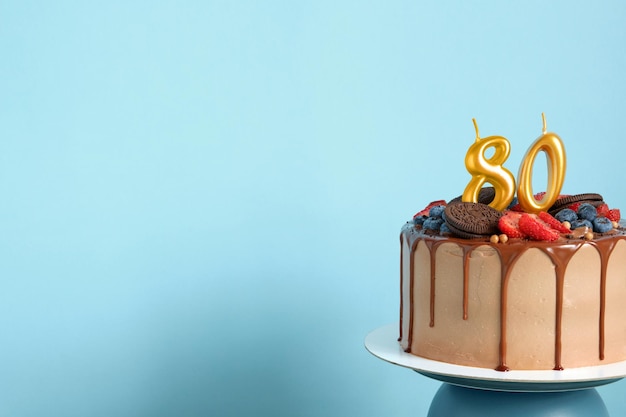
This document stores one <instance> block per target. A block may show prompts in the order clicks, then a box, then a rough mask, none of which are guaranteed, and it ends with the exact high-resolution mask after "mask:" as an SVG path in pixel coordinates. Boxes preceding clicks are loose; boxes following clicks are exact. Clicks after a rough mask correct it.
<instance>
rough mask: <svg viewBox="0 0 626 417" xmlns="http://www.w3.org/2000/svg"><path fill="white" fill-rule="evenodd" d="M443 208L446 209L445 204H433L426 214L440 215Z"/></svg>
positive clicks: (430, 215)
mask: <svg viewBox="0 0 626 417" xmlns="http://www.w3.org/2000/svg"><path fill="white" fill-rule="evenodd" d="M445 209H446V207H445V206H435V207H433V208H431V209H430V211H429V212H428V216H429V217H441V215H442V214H443V211H444V210H445Z"/></svg>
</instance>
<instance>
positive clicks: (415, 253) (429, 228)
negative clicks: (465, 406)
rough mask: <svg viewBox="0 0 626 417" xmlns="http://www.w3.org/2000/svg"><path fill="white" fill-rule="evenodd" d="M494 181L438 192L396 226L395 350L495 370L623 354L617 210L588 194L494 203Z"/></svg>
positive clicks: (624, 237) (624, 239)
mask: <svg viewBox="0 0 626 417" xmlns="http://www.w3.org/2000/svg"><path fill="white" fill-rule="evenodd" d="M495 191H497V190H494V189H493V187H483V188H481V189H480V192H479V193H478V197H477V199H476V201H464V200H466V199H464V198H462V197H457V198H454V199H452V200H449V201H445V200H439V201H434V202H432V203H431V204H429V205H428V206H427V207H426V208H425V209H424V210H422V211H421V212H419V213H417V214H416V215H415V216H413V219H412V220H410V221H409V222H407V223H406V224H405V225H404V226H403V227H402V230H401V234H400V258H401V262H400V263H401V265H400V291H401V300H400V329H399V333H400V335H399V339H398V340H399V343H400V344H401V346H402V348H403V349H404V350H405V351H406V352H409V353H411V354H413V355H417V356H420V357H424V358H427V359H431V360H436V361H442V362H447V363H451V364H457V365H466V366H472V367H480V368H491V369H496V370H499V371H508V370H562V369H569V368H578V367H586V366H596V365H604V364H610V363H615V362H619V361H624V360H626V231H625V229H624V228H623V225H622V224H621V223H619V221H620V217H621V216H620V212H619V210H618V209H611V208H609V206H608V205H607V204H606V203H605V202H604V199H603V197H602V196H600V195H598V194H595V193H586V194H574V195H559V196H558V197H557V198H556V199H555V200H554V203H553V204H550V206H549V208H548V209H547V210H545V211H540V212H535V213H528V212H526V211H525V210H524V209H522V208H521V207H520V205H519V204H518V202H517V198H515V199H513V200H512V201H511V203H510V204H509V205H508V206H507V207H506V208H505V209H504V210H497V209H494V208H493V207H491V206H489V204H490V202H491V201H493V198H494V193H495ZM544 195H545V194H537V195H534V198H535V200H536V201H541V200H542V198H543V197H544Z"/></svg>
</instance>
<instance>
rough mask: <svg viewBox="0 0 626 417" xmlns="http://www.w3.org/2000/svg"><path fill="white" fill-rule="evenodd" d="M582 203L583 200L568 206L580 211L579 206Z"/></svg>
mask: <svg viewBox="0 0 626 417" xmlns="http://www.w3.org/2000/svg"><path fill="white" fill-rule="evenodd" d="M581 204H582V202H578V203H574V204H572V205H570V206H568V207H567V208H568V209H570V210H573V211H575V212H578V207H580V205H581Z"/></svg>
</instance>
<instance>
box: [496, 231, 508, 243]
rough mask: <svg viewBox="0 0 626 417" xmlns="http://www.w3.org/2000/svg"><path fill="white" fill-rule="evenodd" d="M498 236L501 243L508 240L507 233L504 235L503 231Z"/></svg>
mask: <svg viewBox="0 0 626 417" xmlns="http://www.w3.org/2000/svg"><path fill="white" fill-rule="evenodd" d="M498 238H499V239H500V242H502V243H506V242H508V241H509V237H508V236H507V235H505V234H504V233H502V234H501V235H500V236H498Z"/></svg>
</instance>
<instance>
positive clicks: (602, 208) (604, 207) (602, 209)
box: [596, 203, 609, 217]
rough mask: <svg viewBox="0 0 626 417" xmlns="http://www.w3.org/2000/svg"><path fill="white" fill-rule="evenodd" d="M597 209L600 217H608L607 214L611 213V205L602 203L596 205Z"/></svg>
mask: <svg viewBox="0 0 626 417" xmlns="http://www.w3.org/2000/svg"><path fill="white" fill-rule="evenodd" d="M596 211H597V212H598V217H606V215H607V214H609V205H608V204H606V203H602V204H600V205H599V206H598V207H596Z"/></svg>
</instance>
